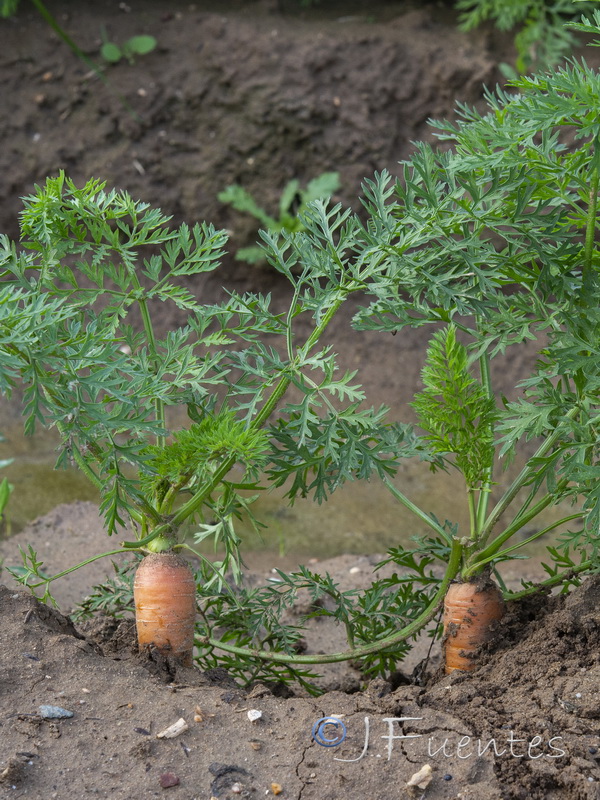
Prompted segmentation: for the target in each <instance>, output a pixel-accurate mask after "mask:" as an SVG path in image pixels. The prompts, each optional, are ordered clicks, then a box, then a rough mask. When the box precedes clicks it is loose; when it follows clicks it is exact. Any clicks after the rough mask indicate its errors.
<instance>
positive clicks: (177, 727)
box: [156, 717, 189, 739]
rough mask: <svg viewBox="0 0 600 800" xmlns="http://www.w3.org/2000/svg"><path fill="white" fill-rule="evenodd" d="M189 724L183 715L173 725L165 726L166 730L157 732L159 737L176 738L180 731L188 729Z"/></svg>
mask: <svg viewBox="0 0 600 800" xmlns="http://www.w3.org/2000/svg"><path fill="white" fill-rule="evenodd" d="M188 727H189V726H188V724H187V722H186V721H185V720H184V718H183V717H180V719H178V720H177V722H174V723H173V724H172V725H169V727H168V728H165V729H164V731H161V732H160V733H157V734H156V738H157V739H174V738H175V737H176V736H179V734H180V733H184V732H185V731H187V729H188Z"/></svg>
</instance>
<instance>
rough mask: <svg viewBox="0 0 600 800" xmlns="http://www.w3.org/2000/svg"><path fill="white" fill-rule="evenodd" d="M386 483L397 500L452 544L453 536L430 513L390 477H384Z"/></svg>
mask: <svg viewBox="0 0 600 800" xmlns="http://www.w3.org/2000/svg"><path fill="white" fill-rule="evenodd" d="M383 483H384V485H385V486H386V487H387V488H388V489H389V491H390V492H391V493H392V494H393V495H394V497H395V498H396V500H399V501H400V502H401V503H402V505H403V506H404V507H405V508H407V509H408V510H409V511H411V512H412V513H413V514H414V515H415V516H416V517H418V518H419V519H420V520H421V522H424V523H425V524H426V525H427V527H429V528H431V530H432V531H433V532H434V533H437V535H438V536H441V537H442V539H444V541H445V542H447V543H448V544H452V537H451V536H450V534H449V533H448V532H447V531H445V530H444V529H443V528H442V526H441V525H439V524H438V523H437V522H436V521H435V520H434V519H432V518H431V517H430V516H429V515H428V514H426V513H425V512H424V511H423V510H422V509H420V508H419V506H417V505H415V504H414V503H413V502H412V501H411V500H409V499H408V497H407V496H406V495H405V494H403V493H402V492H401V491H400V489H398V488H397V487H396V486H394V484H393V483H392V482H391V481H390V479H389V478H384V479H383Z"/></svg>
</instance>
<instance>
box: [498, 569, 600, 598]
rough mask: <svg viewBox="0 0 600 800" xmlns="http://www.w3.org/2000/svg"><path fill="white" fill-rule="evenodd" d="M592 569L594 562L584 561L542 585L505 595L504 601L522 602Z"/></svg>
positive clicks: (538, 584)
mask: <svg viewBox="0 0 600 800" xmlns="http://www.w3.org/2000/svg"><path fill="white" fill-rule="evenodd" d="M592 567H593V561H592V560H591V559H588V560H587V561H582V562H581V564H577V566H575V567H571V568H570V569H568V570H566V571H565V572H561V573H559V574H558V575H553V576H552V577H551V578H547V579H546V580H545V581H540V583H536V584H535V585H534V586H530V587H528V588H527V589H523V590H521V591H520V592H511V593H507V594H506V595H504V599H505V600H509V601H512V600H521V598H523V597H528V596H529V595H530V594H535V593H536V592H539V591H541V590H542V589H550V588H552V586H558V585H559V584H560V583H564V582H565V581H567V580H569V578H570V577H572V576H574V575H578V574H579V573H580V572H585V571H586V570H588V569H591V568H592Z"/></svg>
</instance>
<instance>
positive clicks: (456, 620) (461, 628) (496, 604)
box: [444, 580, 504, 674]
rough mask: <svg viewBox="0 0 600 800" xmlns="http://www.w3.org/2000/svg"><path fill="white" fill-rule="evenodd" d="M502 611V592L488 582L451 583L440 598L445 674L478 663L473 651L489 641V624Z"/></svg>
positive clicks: (491, 624) (473, 666)
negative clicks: (443, 596)
mask: <svg viewBox="0 0 600 800" xmlns="http://www.w3.org/2000/svg"><path fill="white" fill-rule="evenodd" d="M503 614H504V601H503V599H502V593H501V592H500V589H499V588H498V587H497V586H496V584H495V583H493V582H492V581H490V580H487V581H484V582H481V581H480V582H474V583H453V584H451V586H450V587H449V588H448V592H447V594H446V598H445V600H444V655H445V671H446V674H450V673H451V672H454V671H455V670H457V669H460V670H465V671H467V672H469V671H471V670H474V669H475V668H476V667H477V666H478V664H477V659H476V655H477V651H478V650H479V648H480V647H481V646H482V645H483V644H485V643H486V642H487V641H489V639H490V637H491V635H492V630H493V623H494V622H496V621H497V620H499V619H500V618H501V617H502V616H503Z"/></svg>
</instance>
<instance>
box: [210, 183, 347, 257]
mask: <svg viewBox="0 0 600 800" xmlns="http://www.w3.org/2000/svg"><path fill="white" fill-rule="evenodd" d="M339 188H340V178H339V174H338V173H337V172H324V173H323V174H322V175H319V177H318V178H314V179H313V180H312V181H310V182H309V183H308V184H307V186H306V188H305V189H301V188H300V181H298V180H296V179H294V180H292V181H290V182H289V183H288V184H287V185H286V187H285V189H284V190H283V193H282V195H281V197H280V199H279V218H278V219H275V218H274V217H271V216H270V215H269V214H267V212H266V211H264V210H263V209H262V208H261V207H260V206H259V205H258V203H257V202H256V200H255V199H254V198H253V197H252V195H251V194H250V193H249V192H247V191H246V189H244V188H243V187H242V186H239V185H238V184H233V186H228V187H227V189H225V191H224V192H221V193H220V194H219V195H218V198H219V200H220V201H221V202H222V203H228V204H229V205H231V206H232V207H233V208H235V210H236V211H241V212H242V213H245V214H250V215H251V216H253V217H254V218H255V219H257V220H258V221H259V222H260V223H261V224H262V225H264V227H265V229H266V230H267V231H270V232H271V233H274V234H277V233H280V232H281V231H287V232H288V233H297V232H298V231H302V230H304V224H303V222H302V214H303V213H304V211H306V207H307V205H308V204H309V203H312V202H313V201H314V200H322V199H323V198H325V197H331V195H333V194H334V193H335V192H337V190H338V189H339ZM235 257H236V259H238V261H246V262H248V264H258V263H260V262H261V261H264V260H265V251H264V249H263V248H262V247H260V246H259V245H254V246H252V247H241V248H240V249H239V250H237V252H236V254H235Z"/></svg>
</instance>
